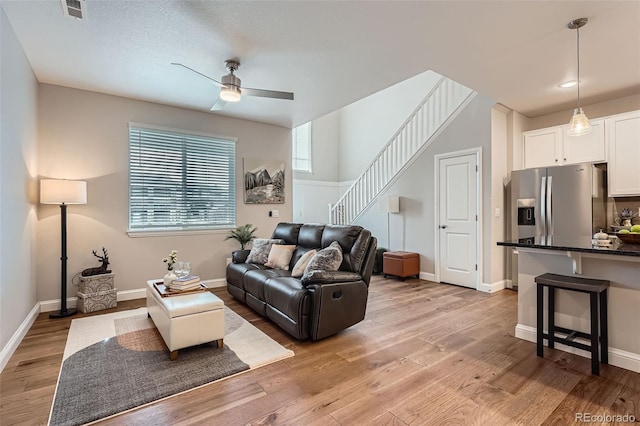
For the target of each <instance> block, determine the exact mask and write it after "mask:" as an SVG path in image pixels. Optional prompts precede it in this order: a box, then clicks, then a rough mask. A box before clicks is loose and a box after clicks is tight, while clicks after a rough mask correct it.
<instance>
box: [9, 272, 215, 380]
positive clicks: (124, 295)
mask: <svg viewBox="0 0 640 426" xmlns="http://www.w3.org/2000/svg"><path fill="white" fill-rule="evenodd" d="M202 283H203V284H204V285H205V286H206V287H207V288H218V287H225V286H226V285H227V280H226V279H225V278H216V279H212V280H204V281H202ZM146 297H147V289H146V288H138V289H135V290H123V291H119V292H117V294H116V299H117V300H118V302H122V301H125V300H134V299H144V298H146ZM76 306H78V298H77V297H69V298H67V307H68V308H75V307H76ZM58 310H60V299H54V300H44V301H42V302H38V303H37V304H36V305H35V306H34V307H33V309H32V310H31V312H29V314H28V315H27V317H26V318H25V319H24V321H22V324H20V327H18V330H16V332H15V333H13V336H11V339H9V342H8V343H7V344H6V346H5V347H4V348H2V351H0V372H2V370H3V369H4V367H5V366H6V365H7V363H8V362H9V359H10V358H11V355H13V353H14V352H15V351H16V349H17V348H18V345H20V342H22V339H23V338H24V336H25V335H26V334H27V332H28V331H29V329H30V328H31V326H32V325H33V323H34V322H35V320H36V318H37V317H38V314H40V313H41V312H53V311H58Z"/></svg>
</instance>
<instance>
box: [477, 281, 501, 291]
mask: <svg viewBox="0 0 640 426" xmlns="http://www.w3.org/2000/svg"><path fill="white" fill-rule="evenodd" d="M505 288H507V280H500V281H496V282H495V283H483V282H481V283H480V285H479V286H478V291H482V292H484V293H495V292H497V291H500V290H504V289H505Z"/></svg>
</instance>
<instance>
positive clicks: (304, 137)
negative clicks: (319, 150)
mask: <svg viewBox="0 0 640 426" xmlns="http://www.w3.org/2000/svg"><path fill="white" fill-rule="evenodd" d="M291 133H292V138H293V147H292V149H291V151H292V157H293V158H292V161H291V163H292V164H293V169H294V170H298V171H303V172H309V173H311V122H309V123H305V124H302V125H300V126H298V127H295V128H294V129H293V131H292V132H291Z"/></svg>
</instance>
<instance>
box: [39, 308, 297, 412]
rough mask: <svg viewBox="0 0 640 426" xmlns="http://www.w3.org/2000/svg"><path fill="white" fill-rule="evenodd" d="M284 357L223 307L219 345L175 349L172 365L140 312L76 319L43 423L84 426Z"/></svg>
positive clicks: (276, 346) (283, 351)
mask: <svg viewBox="0 0 640 426" xmlns="http://www.w3.org/2000/svg"><path fill="white" fill-rule="evenodd" d="M127 313H130V314H129V315H127V316H123V315H124V314H127ZM102 317H104V318H102ZM82 321H85V322H84V323H81V324H79V325H77V326H76V327H74V325H76V322H82ZM92 333H93V334H95V335H94V336H89V335H90V334H92ZM105 334H112V335H113V336H111V337H107V338H104V335H105ZM234 347H235V350H234ZM265 352H270V354H268V355H265ZM289 356H293V352H292V351H289V350H287V349H285V348H284V347H282V346H281V345H279V344H278V343H277V342H275V341H273V340H272V339H271V338H269V337H268V336H266V335H265V334H264V333H262V332H261V331H260V330H258V329H257V328H255V327H254V326H252V325H251V324H249V323H248V322H247V321H245V320H244V319H242V318H241V317H240V316H238V315H237V314H235V313H234V312H233V311H231V310H230V309H228V308H225V345H224V347H223V348H221V349H219V348H218V347H217V345H216V343H215V342H214V343H208V344H204V345H200V346H194V347H192V348H186V349H181V350H180V351H179V356H178V359H177V360H176V361H170V360H169V352H168V349H167V348H166V346H165V344H164V341H163V340H162V337H161V336H160V334H159V333H158V331H157V329H156V328H155V326H154V325H153V322H152V321H151V320H150V319H148V318H147V314H146V309H145V308H142V309H138V310H135V311H128V312H125V313H116V314H107V315H100V316H95V317H89V318H81V319H76V320H73V322H72V326H71V328H70V331H69V337H68V339H67V347H66V348H65V357H64V358H65V359H64V362H63V364H62V368H61V370H60V376H59V379H58V385H57V389H56V395H55V399H54V403H53V407H52V409H51V416H50V419H49V424H51V425H81V424H85V423H88V422H92V421H95V420H99V419H102V418H105V417H109V416H112V415H114V414H117V413H121V412H123V411H127V410H130V409H132V408H135V407H139V406H142V405H145V404H148V403H150V402H153V401H157V400H159V399H162V398H165V397H168V396H171V395H175V394H178V393H180V392H184V391H187V390H189V389H193V388H196V387H198V386H201V385H204V384H207V383H211V382H214V381H216V380H219V379H222V378H224V377H228V376H231V375H233V374H237V373H240V372H242V371H246V370H249V369H251V368H256V367H259V366H261V365H266V364H268V363H271V362H275V361H278V360H280V359H284V358H287V357H289Z"/></svg>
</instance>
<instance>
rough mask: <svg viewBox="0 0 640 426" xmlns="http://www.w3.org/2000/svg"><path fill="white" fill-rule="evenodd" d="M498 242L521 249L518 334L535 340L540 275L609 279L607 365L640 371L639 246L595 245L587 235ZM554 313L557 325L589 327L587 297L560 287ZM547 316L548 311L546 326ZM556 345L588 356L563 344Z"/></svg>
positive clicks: (573, 327) (570, 327)
mask: <svg viewBox="0 0 640 426" xmlns="http://www.w3.org/2000/svg"><path fill="white" fill-rule="evenodd" d="M498 245H500V246H505V247H510V248H512V249H514V250H517V252H518V324H517V325H516V330H515V335H516V337H519V338H521V339H525V340H529V341H531V342H535V341H536V283H535V281H534V279H535V277H536V276H538V275H541V274H544V273H547V272H550V273H554V274H561V275H569V276H571V275H580V276H583V277H585V278H595V279H604V280H609V281H610V282H611V286H610V287H609V301H608V308H609V309H608V311H609V315H608V323H609V364H611V365H616V366H618V367H622V368H626V369H628V370H632V371H636V372H640V245H633V244H621V243H614V244H613V245H612V246H611V247H593V246H592V245H591V239H590V238H588V237H586V238H575V239H557V238H554V239H552V240H550V241H543V240H541V239H539V238H533V239H528V241H505V242H499V243H498ZM545 307H546V303H545ZM555 317H556V325H559V326H561V327H565V328H569V329H574V330H580V331H584V332H588V331H589V324H590V323H589V296H588V295H587V294H580V293H576V292H566V291H558V292H557V295H556V316H555ZM546 318H547V315H546V313H545V329H546V326H547V324H546ZM556 348H557V349H560V350H565V351H567V352H572V353H577V354H580V355H583V356H589V355H588V353H587V352H584V351H581V350H579V349H575V348H572V347H569V346H565V345H561V344H556Z"/></svg>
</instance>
